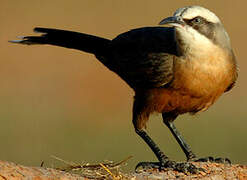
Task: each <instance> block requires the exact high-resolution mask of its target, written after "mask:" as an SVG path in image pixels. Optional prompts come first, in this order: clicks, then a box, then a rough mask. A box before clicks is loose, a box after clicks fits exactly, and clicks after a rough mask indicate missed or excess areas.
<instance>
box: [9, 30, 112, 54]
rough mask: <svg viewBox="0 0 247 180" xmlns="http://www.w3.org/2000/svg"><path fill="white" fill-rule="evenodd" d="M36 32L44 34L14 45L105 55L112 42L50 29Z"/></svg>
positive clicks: (27, 37)
mask: <svg viewBox="0 0 247 180" xmlns="http://www.w3.org/2000/svg"><path fill="white" fill-rule="evenodd" d="M34 32H37V33H42V34H41V35H40V36H22V37H19V38H20V40H12V41H10V42H12V43H20V44H27V45H33V44H50V45H55V46H61V47H66V48H71V49H78V50H81V51H85V52H88V53H92V54H95V55H103V54H105V53H106V51H107V47H109V45H110V42H111V40H108V39H105V38H101V37H97V36H93V35H89V34H84V33H78V32H72V31H65V30H59V29H50V28H38V27H37V28H35V29H34Z"/></svg>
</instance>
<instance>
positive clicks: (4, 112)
mask: <svg viewBox="0 0 247 180" xmlns="http://www.w3.org/2000/svg"><path fill="white" fill-rule="evenodd" d="M185 5H202V6H204V7H207V8H209V9H210V10H212V11H213V12H215V13H216V14H217V15H218V16H219V17H220V18H221V20H222V21H223V23H224V25H225V28H226V29H227V31H228V33H229V35H230V37H231V41H232V46H233V49H234V51H235V54H236V57H237V60H238V64H239V67H240V73H239V79H238V81H237V84H236V86H235V88H233V90H232V91H231V92H230V93H226V94H224V95H223V96H222V97H221V98H220V99H219V100H218V101H217V102H216V103H215V104H214V105H213V106H212V107H211V108H210V109H209V110H208V111H207V112H204V113H200V114H198V115H195V116H189V115H183V116H180V117H179V118H178V119H177V120H176V125H177V127H178V129H180V130H181V133H182V134H183V135H184V137H185V139H186V140H187V141H188V143H189V144H190V145H191V147H192V148H193V150H194V152H195V153H196V154H198V156H208V155H212V156H216V157H219V156H223V157H229V158H230V159H231V160H232V161H233V162H234V163H243V164H246V162H247V156H246V151H247V141H246V130H247V121H246V114H247V112H246V105H247V101H246V100H247V98H246V94H245V93H246V88H247V85H246V75H247V74H246V70H245V69H246V65H247V64H246V55H245V53H246V45H245V41H246V35H244V34H246V32H247V23H246V9H245V8H246V5H247V2H246V1H223V0H222V1H221V0H219V1H204V0H201V1H200V0H195V1H189V0H187V1H181V0H173V1H165V0H155V1H150V0H135V1H133V0H124V1H116V0H101V1H99V0H70V1H67V0H52V1H51V0H23V1H10V0H0V48H1V50H0V123H1V125H0V142H1V145H0V160H7V161H13V162H16V163H21V164H24V165H32V166H39V165H40V163H41V161H44V162H45V166H56V165H57V161H56V160H54V159H53V158H51V155H55V156H58V157H60V158H62V159H64V160H68V161H73V162H90V163H94V162H100V161H102V160H105V159H107V160H114V161H118V160H122V159H124V158H126V157H127V156H129V155H133V156H134V157H133V158H132V159H131V160H129V163H128V166H127V167H126V169H133V168H134V166H135V164H136V163H137V162H139V161H143V160H144V161H148V160H152V161H154V160H156V159H155V156H154V155H153V154H152V152H151V151H150V149H149V148H148V147H147V146H146V145H145V144H144V142H143V141H142V140H141V139H140V138H139V137H138V136H137V135H136V134H135V132H134V129H133V127H132V122H131V111H132V99H133V95H134V93H133V91H132V90H131V89H130V88H129V87H128V86H127V85H126V84H125V82H124V81H122V80H121V79H120V78H119V77H118V76H117V75H115V74H114V73H112V72H110V71H109V70H108V69H107V68H105V67H104V66H103V65H102V64H100V63H99V62H98V61H97V60H96V59H95V58H94V56H93V55H90V54H86V53H83V52H79V51H75V50H68V49H64V48H59V47H51V46H21V45H16V44H10V43H8V42H7V41H8V40H12V39H16V36H18V35H32V34H33V32H32V29H33V28H34V27H36V26H41V27H52V28H60V29H67V30H74V31H79V32H85V33H90V34H94V35H98V36H102V37H105V38H110V39H111V38H114V37H115V36H116V35H118V34H119V33H122V32H125V31H127V30H129V29H133V28H137V27H144V26H157V24H158V23H159V22H160V20H162V19H163V18H165V17H167V16H170V15H172V14H173V12H174V11H175V10H176V9H177V8H179V7H183V6H185ZM148 132H149V133H150V135H151V136H152V137H153V138H154V140H156V141H157V143H158V144H159V145H160V147H161V148H162V149H163V150H164V151H165V152H166V154H167V155H168V156H170V157H171V158H172V159H175V160H185V157H184V155H183V153H182V151H181V150H180V149H179V147H178V145H177V143H176V142H175V139H174V138H173V137H172V135H171V134H170V132H169V131H168V129H167V128H166V127H165V126H164V125H163V124H162V119H161V116H160V115H154V116H152V117H151V118H150V121H149V124H148Z"/></svg>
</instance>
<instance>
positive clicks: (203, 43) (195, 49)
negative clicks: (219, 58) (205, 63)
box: [175, 26, 218, 58]
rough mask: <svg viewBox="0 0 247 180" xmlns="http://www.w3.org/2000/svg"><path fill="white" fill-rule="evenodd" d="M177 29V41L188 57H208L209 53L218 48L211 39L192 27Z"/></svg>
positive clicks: (179, 27)
mask: <svg viewBox="0 0 247 180" xmlns="http://www.w3.org/2000/svg"><path fill="white" fill-rule="evenodd" d="M175 28H176V31H177V32H176V39H177V41H178V43H179V45H180V46H181V48H182V49H181V50H182V52H183V53H185V54H184V55H186V56H187V55H188V56H192V57H196V58H198V57H203V56H208V53H210V52H212V51H213V50H214V49H215V48H218V47H217V46H216V45H215V44H214V43H213V42H212V41H211V40H210V39H208V38H207V37H206V36H204V35H202V34H201V33H199V32H197V31H196V30H195V29H193V28H192V27H190V26H177V27H175Z"/></svg>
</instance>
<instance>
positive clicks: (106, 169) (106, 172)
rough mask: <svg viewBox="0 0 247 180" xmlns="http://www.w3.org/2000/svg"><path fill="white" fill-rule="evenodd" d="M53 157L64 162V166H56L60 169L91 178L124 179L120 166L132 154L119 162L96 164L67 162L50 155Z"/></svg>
mask: <svg viewBox="0 0 247 180" xmlns="http://www.w3.org/2000/svg"><path fill="white" fill-rule="evenodd" d="M52 157H53V158H54V159H56V160H58V161H61V162H63V163H64V164H66V166H65V167H59V168H56V169H57V170H60V171H66V172H71V173H76V174H79V175H81V176H83V177H87V178H93V179H105V178H107V179H113V180H120V179H125V178H124V175H123V173H121V172H120V166H121V165H124V164H125V163H126V162H127V161H128V160H129V159H130V158H132V156H129V157H127V158H125V159H124V160H121V161H119V162H116V163H114V162H112V161H107V162H102V163H98V164H89V163H82V164H77V163H74V162H68V161H65V160H63V159H61V158H58V157H56V156H52Z"/></svg>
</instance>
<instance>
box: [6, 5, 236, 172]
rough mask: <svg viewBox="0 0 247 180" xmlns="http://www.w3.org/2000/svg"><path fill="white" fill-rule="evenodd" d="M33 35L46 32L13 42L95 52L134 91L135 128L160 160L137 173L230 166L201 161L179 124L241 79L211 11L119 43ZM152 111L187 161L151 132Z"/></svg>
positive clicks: (46, 31) (180, 15)
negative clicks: (172, 155) (201, 165)
mask: <svg viewBox="0 0 247 180" xmlns="http://www.w3.org/2000/svg"><path fill="white" fill-rule="evenodd" d="M34 31H35V32H37V33H41V34H40V35H39V36H22V37H19V38H20V39H18V40H12V41H10V42H12V43H18V44H26V45H35V44H39V45H41V44H47V45H54V46H61V47H65V48H71V49H77V50H80V51H84V52H87V53H90V54H93V55H95V57H96V58H97V59H98V60H99V61H100V62H101V63H102V64H103V65H104V66H106V67H107V68H108V69H109V70H111V71H113V72H114V73H116V74H117V75H118V76H119V77H120V78H121V79H123V80H124V81H125V82H126V83H127V84H128V85H129V86H130V87H131V88H132V89H133V90H134V92H135V95H134V98H133V113H132V114H133V115H132V122H133V126H134V130H135V132H136V133H137V135H139V136H140V137H141V138H142V139H143V140H144V142H145V143H146V144H147V145H148V146H149V148H150V149H151V150H152V151H153V153H154V154H155V156H156V157H157V159H158V162H140V163H138V164H137V166H136V169H138V168H140V167H141V168H159V169H165V168H172V169H174V170H176V171H180V172H192V173H196V172H198V170H201V169H199V168H197V167H196V166H195V165H194V164H193V163H192V162H193V161H213V162H220V163H230V160H229V159H228V158H213V157H210V156H209V157H206V158H198V157H197V156H196V155H195V154H194V153H193V151H192V150H191V147H190V146H189V145H188V144H187V143H186V141H185V140H184V138H183V137H182V135H181V134H180V133H179V131H178V130H177V129H176V127H175V124H174V120H175V119H176V118H177V117H178V116H179V115H182V114H185V113H190V114H191V115H194V114H196V113H198V112H202V111H205V110H207V109H208V108H209V107H210V106H211V105H212V104H213V103H214V102H215V101H216V100H217V99H218V98H219V97H220V96H221V95H222V94H224V93H225V92H228V91H229V90H231V89H232V88H233V86H234V85H235V82H236V80H237V77H238V66H237V62H236V57H235V55H234V52H233V50H232V47H231V42H230V38H229V35H228V33H227V32H226V30H225V28H224V26H223V24H222V22H221V20H220V19H219V18H218V17H217V16H216V15H215V14H214V13H213V12H212V11H210V10H208V9H207V8H204V7H202V6H197V5H196V6H186V7H182V8H179V9H177V10H176V11H175V12H174V14H173V15H172V16H170V17H167V18H165V19H163V20H162V21H161V22H160V23H159V25H157V26H150V27H140V28H136V29H132V30H129V31H127V32H124V33H122V34H120V35H118V36H116V37H115V38H114V39H106V38H102V37H98V36H94V35H90V34H85V33H79V32H73V31H67V30H60V29H52V28H42V27H36V28H34ZM153 113H160V114H162V118H163V123H164V124H165V125H166V126H167V127H168V129H169V130H170V131H171V133H172V134H173V136H174V137H175V139H176V141H177V142H178V144H179V145H180V147H181V149H182V150H183V152H184V154H185V156H186V158H187V161H185V162H176V161H173V160H171V159H170V158H169V157H168V156H167V155H166V154H165V153H164V152H163V151H162V150H161V149H160V148H159V147H158V145H157V144H156V143H155V142H154V141H153V139H152V138H151V137H150V135H149V134H148V133H147V131H146V128H147V122H148V120H149V117H150V115H151V114H153Z"/></svg>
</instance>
